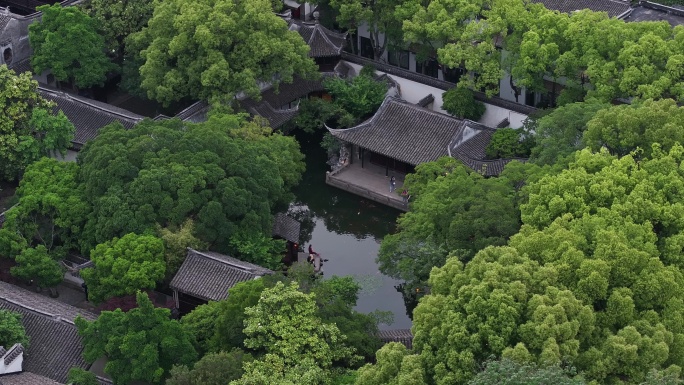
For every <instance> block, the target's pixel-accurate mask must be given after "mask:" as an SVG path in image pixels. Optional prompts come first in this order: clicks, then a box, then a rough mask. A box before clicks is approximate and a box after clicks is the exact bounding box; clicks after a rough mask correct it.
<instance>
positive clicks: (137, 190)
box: [79, 116, 304, 252]
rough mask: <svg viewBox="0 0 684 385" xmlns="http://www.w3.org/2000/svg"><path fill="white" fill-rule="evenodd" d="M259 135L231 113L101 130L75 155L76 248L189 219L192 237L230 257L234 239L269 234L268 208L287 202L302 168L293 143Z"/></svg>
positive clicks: (269, 217) (288, 140)
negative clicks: (80, 222) (78, 196)
mask: <svg viewBox="0 0 684 385" xmlns="http://www.w3.org/2000/svg"><path fill="white" fill-rule="evenodd" d="M254 130H258V131H257V133H256V134H255V131H254ZM261 130H263V129H262V128H261V127H259V126H258V125H256V124H254V123H253V122H249V121H246V120H245V118H244V117H238V116H215V117H212V118H210V120H209V121H208V122H206V123H202V124H197V125H194V124H186V123H183V122H180V121H177V120H170V121H166V122H161V123H159V122H152V121H146V122H143V123H141V124H139V125H138V126H136V128H135V129H133V130H125V129H123V127H120V126H113V127H109V128H106V129H104V130H102V131H101V132H100V135H98V137H97V138H96V139H95V140H93V141H92V142H89V143H88V144H87V145H86V146H85V148H84V149H83V150H82V151H81V153H80V157H79V164H80V165H81V168H80V177H81V180H82V181H83V186H84V192H85V196H86V198H87V200H88V201H89V202H91V203H92V204H93V212H92V213H91V214H90V215H89V216H88V221H87V223H86V225H85V227H84V239H83V240H84V243H87V244H90V245H95V244H98V243H102V242H106V241H108V240H109V239H111V238H112V237H116V236H119V237H120V236H123V235H124V234H127V233H130V232H135V233H144V232H145V231H146V230H148V229H150V228H154V227H155V226H156V225H159V226H162V227H170V226H174V227H178V226H180V225H182V224H183V223H184V222H185V220H186V219H187V218H189V217H191V218H194V225H195V235H196V236H197V237H198V238H199V239H200V240H201V241H203V242H205V243H206V244H208V245H209V247H210V248H212V249H214V250H218V251H223V252H235V251H236V250H234V249H232V248H231V242H230V241H231V239H232V238H233V237H235V236H237V235H238V234H243V233H255V232H262V233H263V234H264V235H266V234H268V235H270V230H271V224H270V221H271V209H273V208H275V207H276V205H277V204H280V203H285V202H289V201H290V199H291V196H292V195H291V193H290V191H289V190H290V189H291V188H292V187H293V186H294V185H296V184H297V183H298V182H299V179H300V178H301V174H302V172H303V170H304V163H303V162H302V159H303V155H302V154H301V152H300V151H299V145H298V144H297V142H296V141H295V140H294V139H293V138H289V137H284V136H282V135H280V134H270V130H267V131H268V133H269V134H268V135H263V134H258V133H259V132H261ZM91 247H92V246H91Z"/></svg>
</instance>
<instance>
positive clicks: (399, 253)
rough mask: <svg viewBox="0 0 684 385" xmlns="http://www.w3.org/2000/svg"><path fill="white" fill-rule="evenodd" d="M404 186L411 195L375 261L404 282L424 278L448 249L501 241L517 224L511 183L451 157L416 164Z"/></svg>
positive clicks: (466, 251)
mask: <svg viewBox="0 0 684 385" xmlns="http://www.w3.org/2000/svg"><path fill="white" fill-rule="evenodd" d="M405 187H407V188H408V191H409V193H410V194H411V195H412V196H414V197H415V200H414V202H413V203H412V205H411V211H409V212H408V213H406V214H404V215H402V216H401V217H400V218H399V220H398V230H399V231H398V232H397V233H396V234H390V235H388V236H386V237H385V239H384V240H383V242H382V245H381V247H380V252H379V254H378V262H379V264H380V269H381V271H383V272H384V273H385V274H388V275H390V276H392V277H395V278H398V279H402V280H404V281H408V282H409V283H410V285H409V287H410V288H412V287H414V286H416V285H420V284H423V283H425V282H426V281H427V279H428V276H429V274H430V270H431V269H432V267H433V266H441V265H442V264H443V263H444V261H445V260H446V257H447V255H448V254H449V253H453V255H458V256H460V257H461V258H464V259H468V258H470V257H472V256H473V255H474V254H475V253H476V252H477V251H478V250H480V249H482V248H484V247H485V246H488V245H503V244H505V243H506V241H507V240H508V237H509V236H511V235H513V234H515V233H516V232H517V231H518V229H519V226H520V222H519V213H518V209H517V207H516V199H515V198H516V191H515V188H514V186H513V185H512V184H510V183H508V181H507V180H506V179H505V178H501V179H497V178H484V177H483V176H482V175H480V174H478V173H476V172H472V171H470V170H469V169H467V168H466V167H465V166H463V165H462V164H461V163H460V162H459V161H458V160H455V159H453V158H444V159H441V160H439V161H437V162H435V163H426V164H424V165H419V166H418V167H416V173H415V174H414V175H410V176H408V177H407V179H406V182H405Z"/></svg>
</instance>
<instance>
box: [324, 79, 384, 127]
mask: <svg viewBox="0 0 684 385" xmlns="http://www.w3.org/2000/svg"><path fill="white" fill-rule="evenodd" d="M324 85H325V89H326V90H328V92H330V94H331V95H332V96H333V99H334V101H333V103H334V104H337V105H339V106H340V107H341V108H342V109H343V110H345V111H347V112H348V113H349V114H351V116H353V117H354V119H355V120H356V121H357V122H359V121H362V120H365V119H367V118H368V117H370V116H371V115H373V113H375V111H376V110H377V109H378V107H380V104H382V101H383V100H384V99H385V95H386V94H387V82H385V81H377V80H375V79H374V78H373V74H372V73H371V74H367V73H361V74H360V75H359V76H356V77H354V78H353V79H351V80H348V79H342V78H338V77H332V78H328V79H325V81H324Z"/></svg>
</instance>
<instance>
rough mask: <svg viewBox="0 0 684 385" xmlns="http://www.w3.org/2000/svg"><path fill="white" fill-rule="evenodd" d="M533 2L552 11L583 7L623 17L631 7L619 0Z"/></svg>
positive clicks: (568, 11)
mask: <svg viewBox="0 0 684 385" xmlns="http://www.w3.org/2000/svg"><path fill="white" fill-rule="evenodd" d="M532 2H533V3H541V4H543V5H544V7H546V9H550V10H552V11H559V12H563V13H572V12H574V11H580V10H583V9H589V10H592V11H594V12H606V13H608V16H610V17H625V16H627V15H628V14H629V11H630V9H631V7H630V6H629V2H625V1H620V0H532Z"/></svg>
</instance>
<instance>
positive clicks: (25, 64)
mask: <svg viewBox="0 0 684 385" xmlns="http://www.w3.org/2000/svg"><path fill="white" fill-rule="evenodd" d="M9 68H11V69H13V70H14V72H16V73H17V74H22V73H24V72H33V70H32V69H31V58H30V57H27V58H26V59H24V60H20V61H17V62H13V63H12V64H11V65H10V66H9Z"/></svg>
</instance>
